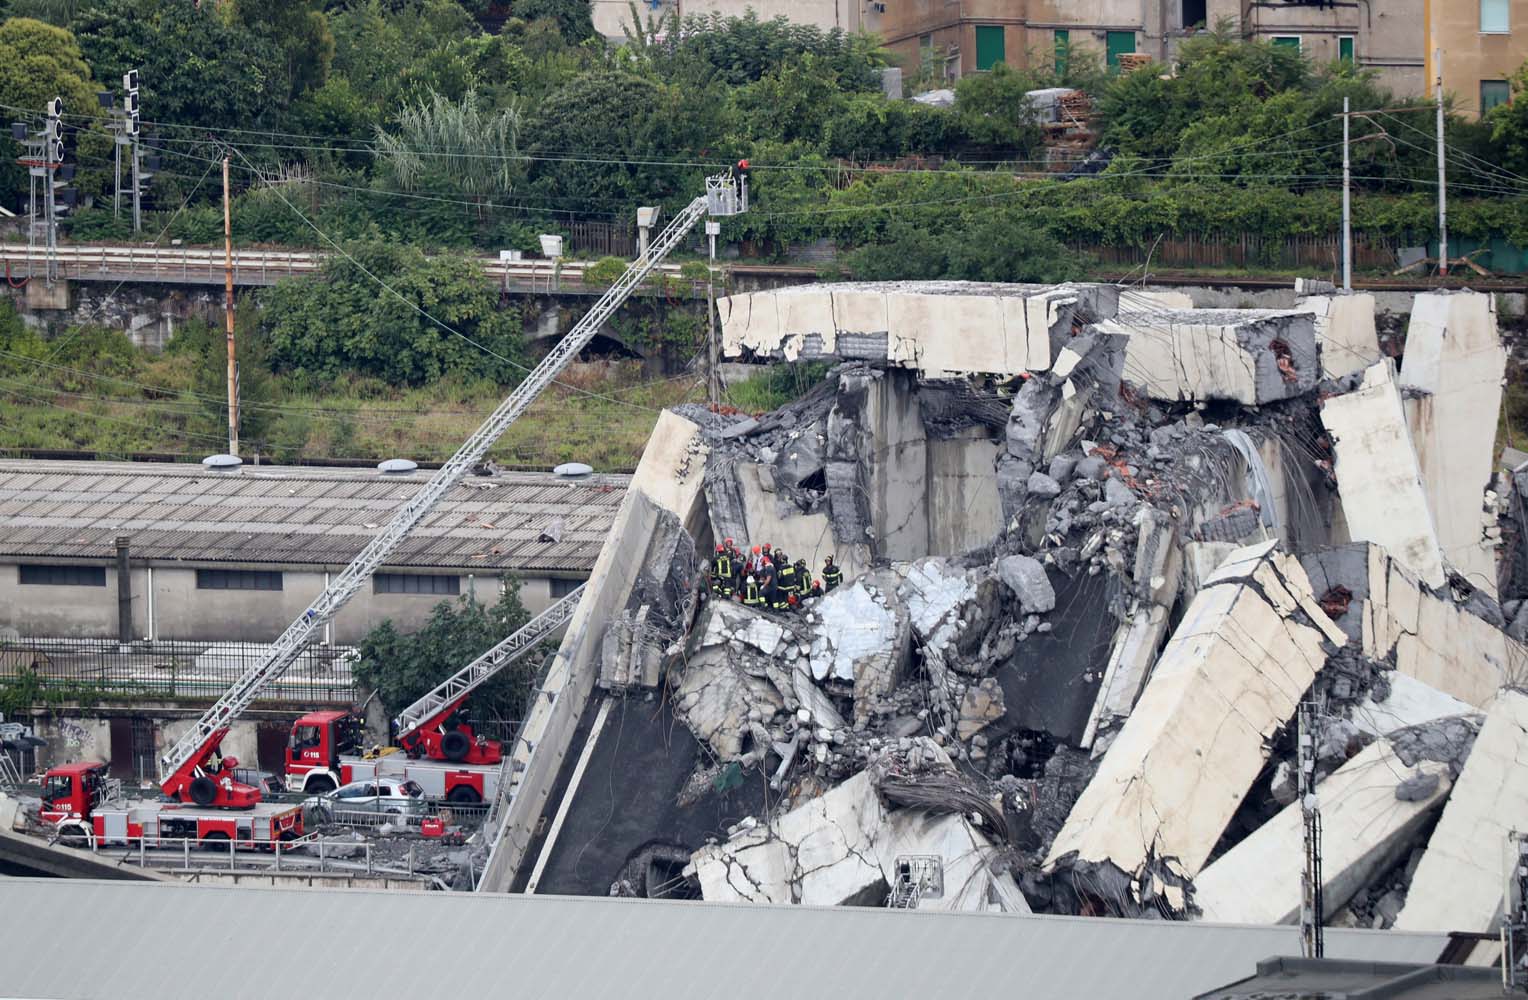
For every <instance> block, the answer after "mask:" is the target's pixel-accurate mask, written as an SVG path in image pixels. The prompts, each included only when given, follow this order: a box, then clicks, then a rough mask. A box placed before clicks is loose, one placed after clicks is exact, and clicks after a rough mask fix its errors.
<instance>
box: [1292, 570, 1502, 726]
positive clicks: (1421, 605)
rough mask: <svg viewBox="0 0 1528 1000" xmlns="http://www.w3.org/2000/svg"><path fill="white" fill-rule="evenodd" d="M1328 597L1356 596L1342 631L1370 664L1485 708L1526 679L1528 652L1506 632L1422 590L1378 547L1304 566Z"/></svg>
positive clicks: (1343, 616)
mask: <svg viewBox="0 0 1528 1000" xmlns="http://www.w3.org/2000/svg"><path fill="white" fill-rule="evenodd" d="M1303 562H1304V564H1305V565H1306V567H1307V572H1308V573H1309V574H1310V578H1311V580H1312V583H1313V585H1314V586H1315V588H1316V589H1317V590H1318V592H1320V593H1322V594H1326V593H1332V592H1335V589H1336V588H1338V587H1341V588H1343V589H1344V590H1346V591H1347V592H1348V594H1349V595H1350V597H1349V599H1348V603H1347V611H1346V612H1344V613H1343V614H1341V615H1340V616H1339V617H1338V619H1337V622H1338V625H1339V626H1340V627H1341V628H1342V629H1343V630H1344V632H1345V633H1346V634H1348V635H1349V636H1352V637H1355V638H1357V639H1358V640H1359V643H1360V652H1362V654H1363V655H1364V656H1365V657H1367V658H1368V659H1370V660H1377V661H1385V660H1393V662H1394V663H1395V668H1396V671H1397V672H1398V673H1400V674H1404V675H1406V676H1409V677H1411V678H1414V679H1415V680H1418V681H1421V682H1422V683H1423V684H1426V685H1427V686H1429V687H1431V688H1433V689H1435V690H1437V691H1441V692H1443V693H1444V694H1446V695H1450V696H1452V697H1454V698H1457V699H1459V700H1460V701H1463V702H1466V703H1467V704H1469V705H1473V706H1475V707H1476V708H1482V707H1484V706H1485V705H1487V704H1489V703H1490V702H1491V701H1492V700H1493V699H1494V698H1495V697H1496V691H1497V689H1498V688H1500V687H1501V686H1502V685H1503V684H1506V683H1509V681H1510V680H1511V679H1512V678H1514V677H1522V676H1528V650H1525V649H1524V647H1523V646H1522V644H1520V643H1518V642H1515V641H1514V640H1512V639H1510V638H1508V636H1507V635H1506V633H1504V632H1503V631H1502V630H1501V629H1498V628H1496V627H1495V626H1493V625H1491V624H1490V623H1488V622H1486V621H1484V620H1483V619H1481V618H1478V617H1476V616H1475V615H1472V614H1470V613H1469V612H1468V611H1466V610H1464V609H1463V608H1462V607H1460V606H1459V605H1457V604H1455V603H1453V602H1452V601H1450V600H1447V599H1445V598H1443V597H1440V596H1437V595H1436V594H1434V593H1433V592H1432V591H1430V590H1429V589H1428V588H1426V587H1425V586H1423V584H1422V582H1421V581H1420V580H1418V578H1417V576H1416V574H1414V573H1413V572H1412V571H1411V570H1410V569H1408V568H1407V567H1406V566H1403V565H1402V564H1401V563H1400V561H1398V560H1396V559H1392V558H1391V557H1390V556H1389V555H1388V554H1387V553H1386V552H1385V550H1384V549H1382V548H1381V547H1380V546H1378V545H1372V544H1366V543H1357V544H1354V545H1347V546H1342V547H1339V548H1335V549H1327V550H1324V551H1321V552H1315V553H1311V554H1309V555H1307V556H1306V557H1305V559H1304V560H1303Z"/></svg>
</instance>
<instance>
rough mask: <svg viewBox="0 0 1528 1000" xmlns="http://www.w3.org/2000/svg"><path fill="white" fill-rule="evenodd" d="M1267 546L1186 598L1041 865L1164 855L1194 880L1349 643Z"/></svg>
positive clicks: (1134, 861) (1295, 569) (1290, 562)
mask: <svg viewBox="0 0 1528 1000" xmlns="http://www.w3.org/2000/svg"><path fill="white" fill-rule="evenodd" d="M1275 545H1276V543H1273V542H1269V543H1264V544H1262V545H1256V546H1248V547H1246V548H1243V549H1239V550H1237V551H1236V552H1234V553H1233V554H1232V556H1231V558H1230V559H1229V560H1228V561H1227V562H1226V563H1225V565H1223V566H1221V567H1220V568H1219V569H1218V570H1216V571H1215V572H1214V573H1213V574H1212V575H1211V576H1210V578H1209V580H1208V582H1207V583H1206V585H1205V587H1204V589H1203V590H1201V591H1200V592H1199V594H1198V595H1197V596H1196V597H1195V598H1194V601H1193V603H1192V604H1191V605H1190V606H1189V608H1188V610H1187V611H1186V612H1185V614H1184V617H1183V621H1182V623H1181V624H1180V625H1179V626H1178V628H1177V630H1176V631H1175V632H1174V634H1173V637H1172V639H1171V640H1170V641H1169V642H1168V644H1167V648H1166V649H1165V650H1164V651H1163V653H1162V656H1161V658H1160V659H1159V660H1158V662H1157V666H1156V669H1155V670H1154V671H1153V673H1152V676H1151V679H1150V680H1149V681H1148V682H1147V684H1146V689H1145V690H1144V691H1143V692H1142V694H1141V698H1140V701H1139V702H1138V703H1137V705H1136V708H1135V711H1134V712H1132V713H1131V715H1130V717H1129V719H1127V720H1126V722H1125V724H1124V726H1123V727H1122V728H1121V729H1120V731H1119V735H1118V737H1117V738H1116V739H1115V741H1114V743H1113V744H1112V745H1111V746H1110V748H1109V750H1108V752H1107V753H1106V754H1105V755H1104V758H1103V761H1102V763H1101V764H1100V766H1099V770H1098V773H1097V775H1096V776H1095V777H1094V779H1093V781H1092V782H1090V783H1089V785H1088V787H1087V789H1085V790H1084V791H1083V793H1082V796H1081V797H1080V798H1079V799H1078V801H1077V804H1076V806H1075V807H1074V808H1073V809H1072V812H1071V814H1070V815H1069V816H1068V817H1067V822H1066V825H1065V826H1064V827H1063V828H1062V830H1061V832H1060V834H1059V835H1058V836H1057V837H1056V840H1055V842H1054V843H1053V844H1052V845H1051V848H1050V851H1049V853H1048V854H1047V856H1046V859H1045V864H1046V865H1047V867H1054V866H1055V865H1056V864H1057V863H1058V862H1059V861H1061V860H1062V859H1063V858H1064V857H1066V856H1068V855H1071V856H1073V857H1075V858H1080V859H1081V860H1083V861H1086V862H1103V861H1108V862H1111V863H1113V864H1114V865H1115V866H1117V867H1118V868H1120V869H1121V870H1123V871H1124V872H1126V873H1130V874H1135V873H1137V872H1141V871H1143V870H1144V869H1145V868H1146V866H1147V863H1148V861H1150V860H1151V859H1152V858H1154V857H1156V858H1160V857H1173V858H1176V859H1177V861H1178V864H1180V865H1181V866H1182V868H1183V870H1184V871H1185V872H1186V873H1187V874H1189V875H1190V876H1192V875H1193V874H1195V873H1197V872H1198V871H1199V869H1200V867H1201V866H1202V865H1203V864H1204V862H1205V859H1206V858H1208V857H1209V854H1210V851H1211V850H1212V849H1213V848H1214V846H1215V843H1216V841H1217V840H1218V839H1219V838H1220V835H1221V831H1223V830H1224V829H1225V826H1226V822H1227V821H1228V820H1229V819H1230V818H1231V815H1232V814H1233V813H1234V812H1235V810H1236V807H1237V805H1238V804H1239V803H1240V802H1241V800H1242V798H1243V797H1244V796H1245V795H1246V794H1247V790H1248V789H1249V788H1250V787H1251V785H1252V782H1253V781H1254V780H1255V779H1256V778H1257V775H1258V773H1259V772H1260V771H1261V770H1262V767H1263V765H1264V762H1265V761H1266V759H1267V748H1266V743H1267V741H1268V740H1269V739H1270V738H1271V737H1272V735H1273V734H1274V733H1275V732H1277V731H1278V730H1279V729H1280V728H1282V727H1283V726H1284V725H1285V724H1286V723H1287V722H1288V721H1289V719H1290V717H1291V716H1292V715H1293V713H1294V708H1295V705H1296V703H1297V702H1298V700H1299V699H1300V697H1301V696H1302V695H1304V693H1305V691H1306V690H1307V689H1308V688H1309V687H1310V685H1311V682H1312V681H1313V680H1314V678H1315V676H1316V673H1317V672H1318V671H1319V670H1320V669H1321V667H1322V665H1323V664H1324V662H1325V660H1326V647H1329V646H1339V645H1341V644H1343V643H1344V642H1345V641H1346V639H1345V637H1344V636H1343V634H1342V632H1341V631H1340V630H1339V629H1338V628H1337V627H1336V626H1335V625H1333V624H1332V623H1331V622H1330V621H1328V620H1326V618H1325V616H1324V615H1323V614H1322V613H1321V611H1320V609H1319V608H1316V607H1315V604H1314V601H1313V599H1312V596H1311V593H1310V584H1309V582H1308V581H1307V580H1306V578H1305V573H1304V571H1303V570H1302V569H1301V568H1300V564H1299V563H1298V562H1296V561H1295V560H1294V559H1293V557H1290V556H1287V555H1285V554H1283V553H1280V552H1278V551H1276V549H1275ZM1312 609H1314V611H1315V614H1314V615H1313V614H1312V613H1311V610H1312Z"/></svg>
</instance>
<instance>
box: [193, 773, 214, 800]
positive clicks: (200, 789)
mask: <svg viewBox="0 0 1528 1000" xmlns="http://www.w3.org/2000/svg"><path fill="white" fill-rule="evenodd" d="M217 797H218V786H217V782H215V781H213V780H212V779H211V778H209V777H207V776H206V775H205V774H204V775H202V776H201V777H199V778H192V779H191V801H192V802H195V803H196V804H197V805H199V806H210V805H212V800H213V799H215V798H217Z"/></svg>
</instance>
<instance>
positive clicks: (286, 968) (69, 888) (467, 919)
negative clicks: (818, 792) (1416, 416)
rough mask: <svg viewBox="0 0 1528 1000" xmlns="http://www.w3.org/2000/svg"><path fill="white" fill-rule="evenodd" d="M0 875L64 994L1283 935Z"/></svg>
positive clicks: (1180, 964)
mask: <svg viewBox="0 0 1528 1000" xmlns="http://www.w3.org/2000/svg"><path fill="white" fill-rule="evenodd" d="M0 897H3V898H4V900H5V904H6V907H5V908H6V911H7V912H8V913H10V914H12V915H13V916H14V917H15V919H12V920H9V921H8V922H7V926H6V932H5V939H4V940H5V953H6V958H5V962H4V971H3V974H0V991H3V992H4V993H5V994H6V995H8V996H25V997H34V998H55V997H56V998H63V997H68V998H71V1000H72V998H80V997H101V998H105V997H111V998H113V1000H140V998H141V1000H179V998H186V1000H203V998H205V997H219V998H226V1000H236V998H252V1000H253V998H259V1000H266V998H269V997H323V998H325V1000H332V998H344V997H365V998H368V1000H375V998H377V997H415V996H420V997H423V996H445V995H450V996H466V997H519V998H543V997H544V998H575V997H576V998H583V997H600V998H604V997H610V998H621V1000H627V998H633V997H661V998H663V1000H690V998H697V1000H698V998H707V1000H710V998H714V997H727V998H728V1000H753V998H759V1000H778V998H780V997H781V996H807V997H831V998H833V1000H888V998H900V997H915V998H919V1000H936V998H943V997H955V996H993V997H1025V998H1030V997H1033V998H1047V1000H1048V998H1079V1000H1081V998H1098V997H1130V998H1132V1000H1156V998H1161V1000H1184V998H1186V997H1191V996H1194V995H1195V994H1198V993H1202V992H1205V991H1207V990H1212V989H1215V988H1217V987H1220V986H1223V985H1225V984H1226V983H1230V982H1233V981H1235V980H1238V979H1242V978H1245V977H1247V976H1249V975H1252V974H1253V972H1254V971H1255V970H1256V965H1257V962H1258V961H1260V960H1262V959H1266V958H1269V957H1272V956H1275V955H1294V954H1298V953H1299V931H1298V928H1296V927H1292V926H1281V927H1240V926H1230V925H1224V924H1203V923H1170V922H1166V921H1149V920H1110V919H1107V918H1101V917H1099V918H1085V917H1025V916H1011V915H998V914H956V913H930V912H919V911H916V910H885V909H859V908H849V907H844V908H836V909H829V908H817V907H800V906H756V905H724V904H716V903H700V902H658V901H650V900H633V899H612V898H608V897H559V896H512V895H496V894H476V895H469V894H454V893H407V892H378V891H362V890H332V889H316V888H315V889H270V888H249V887H229V886H198V885H189V884H179V883H169V882H97V881H85V880H62V879H10V880H5V879H0ZM400 934H402V935H403V936H402V937H401V938H400V937H399V935H400ZM400 941H403V942H406V946H405V947H403V948H400V947H399V942H400ZM1446 942H1447V938H1446V936H1445V935H1442V934H1404V933H1398V932H1395V931H1358V930H1339V929H1335V928H1332V929H1328V930H1327V931H1326V951H1327V955H1328V957H1334V958H1336V957H1340V958H1353V959H1359V960H1365V961H1400V962H1432V961H1435V960H1436V959H1437V957H1438V955H1439V954H1440V953H1441V952H1442V950H1443V947H1444V946H1445V944H1446ZM379 947H380V950H379ZM241 956H242V958H243V959H246V960H240V958H241Z"/></svg>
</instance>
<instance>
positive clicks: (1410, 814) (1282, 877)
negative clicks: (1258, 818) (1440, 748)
mask: <svg viewBox="0 0 1528 1000" xmlns="http://www.w3.org/2000/svg"><path fill="white" fill-rule="evenodd" d="M1418 778H1421V779H1423V781H1424V782H1425V787H1422V786H1417V785H1414V784H1408V782H1414V781H1415V779H1418ZM1449 787H1450V776H1449V773H1448V768H1447V767H1445V766H1444V765H1442V764H1438V763H1436V762H1433V761H1423V762H1420V763H1418V764H1417V766H1416V767H1414V768H1413V767H1408V766H1407V765H1406V763H1405V762H1403V761H1402V760H1401V759H1400V758H1399V757H1398V756H1397V755H1396V753H1395V751H1394V750H1393V749H1391V747H1390V745H1389V744H1388V743H1386V742H1385V741H1383V740H1381V741H1379V742H1376V743H1373V744H1370V745H1369V746H1368V747H1367V748H1366V749H1364V750H1363V751H1361V752H1360V753H1359V754H1358V755H1357V756H1355V757H1354V758H1353V759H1351V760H1349V761H1348V762H1347V763H1346V764H1344V765H1342V767H1340V768H1338V769H1337V770H1336V771H1334V772H1333V773H1332V774H1331V775H1329V776H1328V777H1327V779H1326V780H1325V781H1323V782H1321V783H1320V785H1318V786H1317V788H1316V793H1317V799H1318V801H1319V803H1320V808H1321V846H1322V859H1321V869H1322V887H1323V890H1324V898H1325V902H1326V912H1325V914H1324V916H1326V917H1331V916H1332V915H1333V914H1335V913H1336V912H1337V911H1338V910H1340V909H1342V907H1344V906H1346V905H1347V903H1348V900H1349V899H1351V898H1352V897H1353V895H1354V893H1356V892H1358V890H1359V889H1361V888H1362V887H1363V886H1365V885H1367V884H1368V883H1369V882H1371V881H1372V880H1373V879H1374V877H1375V876H1377V875H1378V874H1380V873H1381V872H1383V871H1385V870H1387V869H1388V868H1390V867H1391V866H1393V865H1394V864H1395V863H1396V862H1397V861H1399V860H1400V859H1401V857H1402V856H1403V854H1402V852H1404V851H1406V850H1408V849H1409V846H1410V843H1411V841H1412V840H1413V839H1414V838H1415V836H1416V835H1417V834H1418V833H1419V832H1420V831H1421V830H1422V828H1423V827H1424V826H1425V825H1426V823H1427V822H1428V820H1429V819H1430V818H1431V816H1432V814H1433V812H1434V811H1435V810H1436V809H1437V808H1438V807H1440V806H1441V805H1442V804H1443V800H1444V798H1446V797H1447V795H1448V790H1449ZM1304 835H1305V816H1304V812H1303V811H1302V807H1301V804H1300V803H1299V802H1293V803H1291V804H1289V805H1288V806H1286V807H1285V808H1283V809H1282V810H1280V811H1279V812H1278V814H1277V815H1275V816H1274V817H1273V818H1272V819H1270V820H1268V821H1267V822H1266V823H1264V824H1263V825H1262V826H1260V827H1258V828H1257V829H1256V830H1255V831H1253V832H1252V834H1251V835H1250V836H1248V837H1247V838H1246V839H1245V840H1243V841H1242V842H1241V843H1239V844H1237V845H1236V846H1235V847H1232V848H1231V849H1230V850H1229V851H1227V852H1226V853H1225V854H1223V855H1221V856H1220V857H1219V858H1217V859H1216V860H1215V861H1214V863H1213V864H1211V865H1209V866H1208V867H1206V868H1205V869H1204V871H1202V872H1200V873H1199V875H1198V877H1197V878H1195V879H1194V901H1195V903H1196V904H1197V905H1198V907H1199V909H1200V911H1201V915H1202V916H1203V918H1204V919H1205V920H1212V921H1216V922H1220V923H1232V924H1287V923H1293V922H1294V921H1295V920H1297V919H1298V917H1299V914H1300V876H1301V873H1302V871H1303V866H1304V857H1305V852H1304V848H1303V846H1302V845H1303V842H1304Z"/></svg>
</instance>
